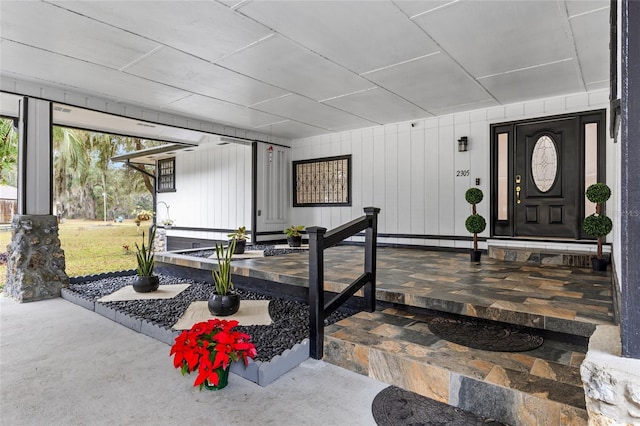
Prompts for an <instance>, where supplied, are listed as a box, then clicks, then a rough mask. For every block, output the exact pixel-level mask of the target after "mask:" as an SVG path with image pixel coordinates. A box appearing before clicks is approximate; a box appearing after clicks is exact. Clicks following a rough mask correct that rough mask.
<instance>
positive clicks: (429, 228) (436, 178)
mask: <svg viewBox="0 0 640 426" xmlns="http://www.w3.org/2000/svg"><path fill="white" fill-rule="evenodd" d="M436 121H437V120H430V121H428V124H432V123H434V122H436ZM439 140H440V138H439V132H438V128H437V127H427V128H426V129H425V149H424V154H425V158H424V188H425V191H424V197H425V206H424V211H425V215H424V220H425V226H424V231H425V234H428V235H437V234H438V233H439V230H440V208H439V200H440V142H439Z"/></svg>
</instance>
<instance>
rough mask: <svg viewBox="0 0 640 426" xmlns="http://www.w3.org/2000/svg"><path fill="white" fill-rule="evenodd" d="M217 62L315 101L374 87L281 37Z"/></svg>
mask: <svg viewBox="0 0 640 426" xmlns="http://www.w3.org/2000/svg"><path fill="white" fill-rule="evenodd" d="M218 63H219V64H221V65H223V66H225V67H227V68H229V69H232V70H234V71H237V72H240V73H242V74H245V75H248V76H250V77H253V78H255V79H257V80H260V81H264V82H266V83H270V84H273V85H275V86H278V87H282V88H285V89H287V90H290V91H292V92H295V93H299V94H301V95H305V96H308V97H310V98H313V99H315V100H321V99H326V98H331V97H334V96H339V95H344V94H347V93H353V92H356V91H359V90H363V89H368V88H370V87H373V85H372V84H371V83H369V82H368V81H366V80H364V79H362V78H360V77H358V76H357V75H355V74H353V73H351V72H349V71H347V70H345V69H344V68H341V67H339V66H338V65H335V64H334V63H332V62H330V61H328V60H326V59H324V58H322V57H321V56H318V55H315V54H313V53H312V52H310V51H308V50H306V49H304V48H302V47H300V46H299V45H297V44H295V43H293V42H291V41H289V40H287V39H285V38H283V37H280V36H274V37H271V38H269V39H267V40H264V41H262V42H260V43H257V44H256V45H254V46H251V47H249V48H247V49H244V50H242V51H240V52H237V53H235V54H233V55H230V56H227V57H226V58H224V59H222V60H221V61H218Z"/></svg>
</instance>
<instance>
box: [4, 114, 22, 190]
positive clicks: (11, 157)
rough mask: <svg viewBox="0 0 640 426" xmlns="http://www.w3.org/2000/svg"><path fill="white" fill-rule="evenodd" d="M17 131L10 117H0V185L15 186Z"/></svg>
mask: <svg viewBox="0 0 640 426" xmlns="http://www.w3.org/2000/svg"><path fill="white" fill-rule="evenodd" d="M17 163H18V133H17V132H16V130H15V128H14V122H13V120H12V119H10V118H2V119H0V185H11V186H16V184H17V182H16V175H17V173H16V165H17Z"/></svg>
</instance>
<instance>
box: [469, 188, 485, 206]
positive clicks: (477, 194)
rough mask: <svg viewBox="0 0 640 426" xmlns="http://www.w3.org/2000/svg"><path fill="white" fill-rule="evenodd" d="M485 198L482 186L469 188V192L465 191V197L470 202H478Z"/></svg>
mask: <svg viewBox="0 0 640 426" xmlns="http://www.w3.org/2000/svg"><path fill="white" fill-rule="evenodd" d="M483 198H484V195H483V194H482V190H481V189H480V188H469V189H467V192H465V193H464V199H465V200H467V203H469V204H478V203H480V201H482V199H483Z"/></svg>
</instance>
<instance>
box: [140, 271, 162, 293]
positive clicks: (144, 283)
mask: <svg viewBox="0 0 640 426" xmlns="http://www.w3.org/2000/svg"><path fill="white" fill-rule="evenodd" d="M159 286H160V277H158V276H156V275H153V276H151V277H140V276H138V277H137V278H136V280H135V281H134V282H133V289H134V290H135V291H137V292H138V293H149V292H152V291H156V290H157V289H158V287H159Z"/></svg>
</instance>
